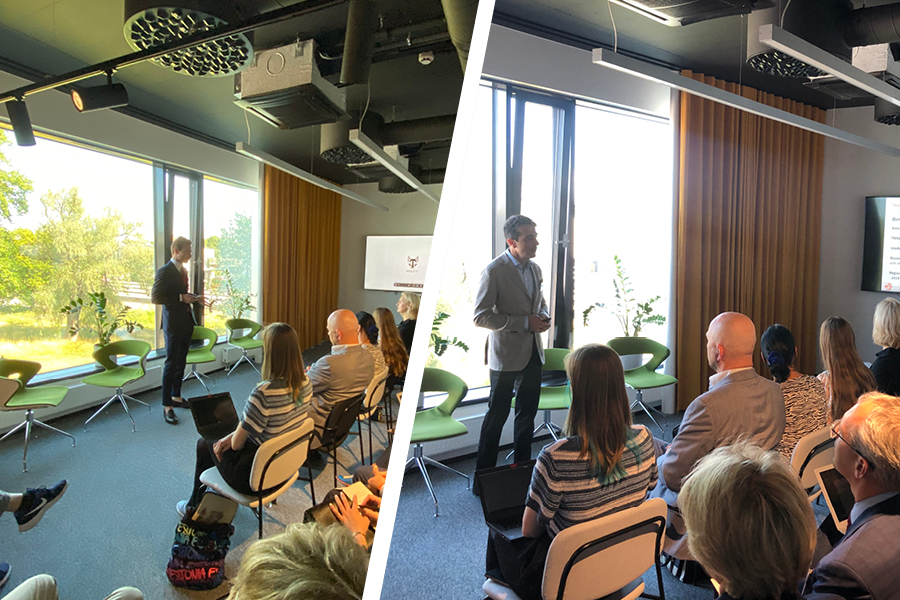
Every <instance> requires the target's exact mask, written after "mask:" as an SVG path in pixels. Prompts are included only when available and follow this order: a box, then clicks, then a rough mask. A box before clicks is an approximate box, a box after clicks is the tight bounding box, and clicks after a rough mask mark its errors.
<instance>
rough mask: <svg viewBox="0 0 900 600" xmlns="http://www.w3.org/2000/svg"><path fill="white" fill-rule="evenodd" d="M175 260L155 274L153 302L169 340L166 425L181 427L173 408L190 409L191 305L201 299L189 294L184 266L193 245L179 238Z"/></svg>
mask: <svg viewBox="0 0 900 600" xmlns="http://www.w3.org/2000/svg"><path fill="white" fill-rule="evenodd" d="M171 250H172V259H171V260H170V261H169V262H167V263H166V265H165V266H164V267H162V268H161V269H160V270H158V271H157V272H156V279H154V281H153V289H152V291H151V292H150V301H151V302H152V303H153V304H161V305H162V307H163V308H162V329H163V333H164V334H165V336H166V364H165V366H164V367H163V377H162V403H163V411H164V412H163V416H164V417H165V419H166V423H169V424H170V425H177V424H178V417H177V416H176V415H175V411H174V410H173V408H174V407H179V408H183V407H185V406H187V403H185V402H184V399H183V398H182V397H181V381H182V378H183V377H184V366H185V360H187V353H188V348H189V347H190V345H191V335H192V334H193V333H194V313H193V311H192V310H191V304H193V303H194V302H197V301H199V300H201V297H200V296H197V295H194V294H189V293H188V273H187V269H186V268H185V266H184V263H186V262H187V261H189V260H191V241H190V240H189V239H187V238H183V237H178V238H175V240H174V241H173V242H172V248H171Z"/></svg>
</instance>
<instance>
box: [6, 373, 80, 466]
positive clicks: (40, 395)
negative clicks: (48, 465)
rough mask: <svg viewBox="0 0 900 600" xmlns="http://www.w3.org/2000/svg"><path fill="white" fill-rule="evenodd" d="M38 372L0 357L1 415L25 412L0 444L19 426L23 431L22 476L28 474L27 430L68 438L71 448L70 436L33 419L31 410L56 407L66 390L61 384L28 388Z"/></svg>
mask: <svg viewBox="0 0 900 600" xmlns="http://www.w3.org/2000/svg"><path fill="white" fill-rule="evenodd" d="M40 370H41V363H37V362H32V361H29V360H12V359H8V358H0V400H2V402H3V403H2V405H0V410H2V411H4V412H10V411H14V410H24V411H25V421H23V422H22V423H19V424H18V425H16V427H15V428H13V429H12V430H11V431H9V432H8V433H7V434H6V435H4V436H3V437H0V442H2V441H3V440H5V439H6V438H8V437H9V436H11V435H13V434H14V433H16V432H17V431H19V430H20V429H22V428H23V427H24V428H25V451H24V452H23V454H22V472H23V473H27V472H28V441H29V440H30V439H31V430H32V428H33V427H34V426H35V425H37V426H39V427H43V428H44V429H49V430H50V431H55V432H56V433H61V434H63V435H65V436H68V437H70V438H72V447H74V446H75V437H74V436H72V435H70V434H68V433H66V432H65V431H62V430H60V429H57V428H56V427H51V426H50V425H47V424H46V423H42V422H41V421H38V420H37V419H35V418H34V411H35V410H37V409H39V408H50V407H55V406H59V404H60V402H62V401H63V398H65V397H66V394H68V393H69V388H67V387H65V386H63V385H41V386H37V387H28V382H29V381H31V379H32V378H33V377H34V376H35V375H37V374H38V371H40Z"/></svg>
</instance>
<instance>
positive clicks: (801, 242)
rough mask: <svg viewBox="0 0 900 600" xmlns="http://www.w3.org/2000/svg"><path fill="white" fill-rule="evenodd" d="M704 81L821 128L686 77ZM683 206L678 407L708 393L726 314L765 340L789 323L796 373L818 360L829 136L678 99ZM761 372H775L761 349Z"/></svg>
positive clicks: (784, 105)
mask: <svg viewBox="0 0 900 600" xmlns="http://www.w3.org/2000/svg"><path fill="white" fill-rule="evenodd" d="M683 74H684V75H685V76H687V77H691V78H693V79H696V80H698V81H702V82H703V83H707V84H709V85H714V86H715V87H717V88H721V89H724V90H727V91H729V92H732V93H735V94H741V95H743V96H744V97H746V98H749V99H751V100H756V101H757V102H761V103H763V104H767V105H769V106H774V107H776V108H779V109H781V110H784V111H787V112H792V113H794V114H798V115H801V116H804V117H806V118H808V119H812V120H815V121H819V122H824V121H825V112H824V111H822V110H820V109H817V108H815V107H811V106H806V105H804V104H801V103H798V102H795V101H793V100H786V99H784V98H779V97H777V96H773V95H771V94H767V93H765V92H760V91H758V90H754V89H752V88H748V87H740V86H738V85H736V84H732V83H727V82H724V81H721V80H717V79H715V78H713V77H707V76H704V75H700V74H696V73H691V72H690V71H685V72H683ZM678 139H679V173H678V177H679V181H678V200H677V204H676V213H675V218H676V237H677V239H676V261H677V264H676V280H675V282H676V283H675V285H676V298H677V301H676V310H677V314H676V327H675V332H676V356H675V359H676V363H675V364H676V376H677V377H678V408H679V409H684V408H687V405H688V404H690V402H691V401H692V400H693V399H694V398H696V397H697V396H698V395H700V394H701V393H703V392H704V391H706V389H707V388H708V377H709V375H710V374H711V371H710V370H709V367H708V366H707V355H706V335H705V334H706V330H707V327H708V325H709V322H710V321H711V320H712V319H713V318H714V317H715V316H716V315H717V314H719V313H721V312H725V311H738V312H742V313H744V314H746V315H748V316H749V317H750V318H751V319H753V322H754V323H755V324H756V327H757V331H758V333H759V334H760V335H761V334H762V332H763V331H764V330H765V328H766V327H768V326H769V325H772V324H774V323H781V324H782V325H785V326H786V327H788V328H789V329H790V330H791V331H792V332H793V333H794V336H795V338H796V340H797V346H798V348H799V351H800V352H799V356H798V358H797V362H796V366H797V368H798V369H799V370H800V371H801V372H805V373H811V372H813V371H814V369H815V358H816V334H817V327H816V313H817V309H818V288H819V243H820V240H819V238H820V225H821V213H822V174H823V167H824V157H825V144H824V139H823V138H822V137H821V136H820V135H817V134H813V133H810V132H808V131H804V130H801V129H798V128H796V127H792V126H790V125H785V124H783V123H778V122H776V121H773V120H771V119H766V118H763V117H758V116H756V115H752V114H749V113H746V112H743V111H739V110H737V109H734V108H731V107H727V106H725V105H723V104H720V103H717V102H712V101H710V100H704V99H702V98H698V97H696V96H692V95H690V94H686V93H682V94H681V109H680V115H679V120H678ZM754 364H755V366H756V369H757V371H758V372H759V373H762V374H764V375H768V370H767V369H766V368H765V366H764V365H763V364H762V359H761V357H760V356H759V353H758V352H757V353H756V354H755V356H754Z"/></svg>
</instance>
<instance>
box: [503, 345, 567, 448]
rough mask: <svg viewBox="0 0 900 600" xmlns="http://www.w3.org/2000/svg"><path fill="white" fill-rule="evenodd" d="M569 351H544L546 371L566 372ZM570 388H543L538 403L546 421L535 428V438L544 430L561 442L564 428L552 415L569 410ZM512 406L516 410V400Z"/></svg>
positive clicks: (548, 386)
mask: <svg viewBox="0 0 900 600" xmlns="http://www.w3.org/2000/svg"><path fill="white" fill-rule="evenodd" d="M569 352H571V350H569V349H568V348H546V349H545V350H544V366H543V370H544V371H563V372H565V370H566V356H568V354H569ZM567 387H568V384H567V383H563V384H562V385H545V386H541V398H540V400H539V401H538V411H542V412H543V414H544V420H543V421H542V422H541V424H540V425H538V426H537V427H535V429H534V432H533V434H532V435H533V436H534V437H537V436H538V434H539V433H540V432H541V431H543V430H544V429H546V430H547V433H549V434H550V435H551V437H553V439H554V441H557V442H558V441H559V440H560V434H561V433H562V428H561V427H560V426H559V425H557V424H556V423H554V422H553V421H552V420H551V418H550V416H551V415H550V413H551V412H552V411H554V410H568V408H569V404H570V401H569V399H568V398H567V396H566V388H567ZM512 406H513V408H515V406H516V400H515V398H513V401H512ZM513 454H515V451H514V450H513V451H511V452H510V453H509V454H507V455H506V458H507V459H508V458H509V457H511V456H512V455H513Z"/></svg>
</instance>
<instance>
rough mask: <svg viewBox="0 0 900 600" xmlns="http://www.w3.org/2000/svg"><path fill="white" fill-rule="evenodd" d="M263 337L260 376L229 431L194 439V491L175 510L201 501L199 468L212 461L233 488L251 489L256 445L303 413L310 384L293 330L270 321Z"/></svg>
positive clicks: (289, 427)
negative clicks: (209, 438)
mask: <svg viewBox="0 0 900 600" xmlns="http://www.w3.org/2000/svg"><path fill="white" fill-rule="evenodd" d="M262 338H263V364H262V378H263V382H262V383H260V384H259V385H257V386H256V388H255V389H254V390H253V392H251V393H250V397H249V398H248V399H247V405H246V406H245V407H244V413H243V415H242V416H241V422H240V423H239V424H238V426H237V428H236V429H235V430H234V432H232V433H231V434H229V435H226V436H225V437H223V438H222V439H221V440H219V441H218V442H216V443H215V444H213V446H212V447H210V445H209V443H208V442H207V441H206V440H204V439H203V438H200V440H198V441H197V465H196V468H195V470H194V492H193V494H192V495H191V498H190V500H182V501H181V502H179V503H178V506H177V510H178V513H179V514H182V515H183V514H184V513H185V511H186V510H187V509H188V507H192V508H193V507H196V506H197V505H198V504H199V503H200V499H201V498H202V496H203V492H204V490H205V486H204V485H203V484H202V483H200V474H201V473H203V471H205V470H206V469H209V468H210V467H212V466H215V467H216V468H217V469H219V473H221V474H222V478H223V479H224V480H225V482H226V483H227V484H228V485H230V486H231V487H233V488H234V489H235V490H237V491H239V492H241V493H244V494H252V493H253V490H252V489H250V471H251V469H252V468H253V458H254V457H255V456H256V451H257V450H258V449H259V447H260V445H262V443H263V442H266V441H268V440H270V439H272V438H274V437H277V436H279V435H282V434H284V433H286V432H288V431H291V430H292V429H296V428H297V427H299V426H300V425H301V424H302V423H303V421H304V420H306V418H307V408H308V406H309V400H310V398H312V384H311V383H310V381H309V378H308V377H307V376H306V373H305V369H304V368H303V357H302V356H301V354H300V341H299V339H298V338H297V332H296V331H294V328H293V327H291V326H290V325H288V324H287V323H272V324H271V325H269V326H268V327H266V328H265V330H263V336H262Z"/></svg>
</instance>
